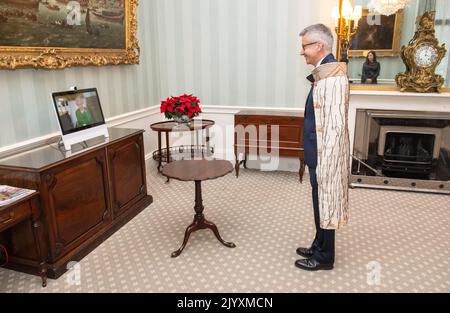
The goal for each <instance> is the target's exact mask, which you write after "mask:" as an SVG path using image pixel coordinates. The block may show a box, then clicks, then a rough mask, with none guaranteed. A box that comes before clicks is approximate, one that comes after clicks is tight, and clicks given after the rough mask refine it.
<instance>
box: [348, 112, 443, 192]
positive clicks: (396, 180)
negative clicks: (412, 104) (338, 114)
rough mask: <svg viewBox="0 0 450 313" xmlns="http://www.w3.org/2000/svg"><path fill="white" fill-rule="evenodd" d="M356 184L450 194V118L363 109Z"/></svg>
mask: <svg viewBox="0 0 450 313" xmlns="http://www.w3.org/2000/svg"><path fill="white" fill-rule="evenodd" d="M351 184H352V186H364V187H367V186H371V187H378V188H392V189H402V190H414V191H430V192H442V193H450V113H448V112H447V113H443V112H416V111H391V110H368V109H359V110H357V111H356V129H355V138H354V145H353V154H352V173H351Z"/></svg>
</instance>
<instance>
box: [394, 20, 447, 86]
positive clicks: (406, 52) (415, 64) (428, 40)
mask: <svg viewBox="0 0 450 313" xmlns="http://www.w3.org/2000/svg"><path fill="white" fill-rule="evenodd" d="M446 51H447V50H446V49H445V44H442V46H439V41H438V40H437V39H436V37H435V35H434V13H433V12H425V13H424V14H423V15H422V17H421V18H420V22H419V27H418V29H417V31H416V32H415V34H414V37H413V39H411V40H410V42H409V43H408V45H407V46H403V47H402V50H401V56H402V60H403V63H405V66H406V72H405V73H400V74H397V75H396V76H395V81H396V83H397V85H398V86H399V87H400V91H417V92H439V91H440V89H441V87H442V85H443V84H444V78H443V77H442V76H441V75H437V74H435V71H436V67H437V66H438V65H439V63H440V62H441V60H442V58H443V57H444V55H445V52H446Z"/></svg>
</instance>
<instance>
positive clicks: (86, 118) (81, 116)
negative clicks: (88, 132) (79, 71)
mask: <svg viewBox="0 0 450 313" xmlns="http://www.w3.org/2000/svg"><path fill="white" fill-rule="evenodd" d="M75 104H76V106H77V107H78V109H77V110H76V111H75V115H76V117H77V125H76V127H82V126H87V125H91V124H92V115H91V113H90V112H89V110H88V109H87V108H86V107H85V105H84V98H83V97H81V96H77V97H76V99H75Z"/></svg>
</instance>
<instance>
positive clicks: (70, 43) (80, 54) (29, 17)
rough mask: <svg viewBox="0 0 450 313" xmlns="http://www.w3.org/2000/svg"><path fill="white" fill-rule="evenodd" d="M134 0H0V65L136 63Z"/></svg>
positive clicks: (51, 65) (48, 66)
mask: <svg viewBox="0 0 450 313" xmlns="http://www.w3.org/2000/svg"><path fill="white" fill-rule="evenodd" d="M137 2H138V0H75V1H73V0H0V69H17V68H26V67H32V68H47V69H62V68H66V67H71V66H83V65H97V66H101V65H110V64H138V63H139V54H140V48H139V42H138V39H137V34H136V33H137V5H138V3H137Z"/></svg>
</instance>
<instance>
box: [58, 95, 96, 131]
mask: <svg viewBox="0 0 450 313" xmlns="http://www.w3.org/2000/svg"><path fill="white" fill-rule="evenodd" d="M55 102H56V106H57V110H58V115H59V120H60V123H61V128H62V130H63V132H65V133H67V132H72V131H75V130H77V129H79V128H86V127H87V126H90V125H94V124H98V123H102V122H103V117H102V112H101V108H100V103H99V101H98V97H97V94H96V92H95V91H91V92H83V93H75V94H68V95H63V96H61V95H59V96H57V97H56V99H55Z"/></svg>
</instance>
